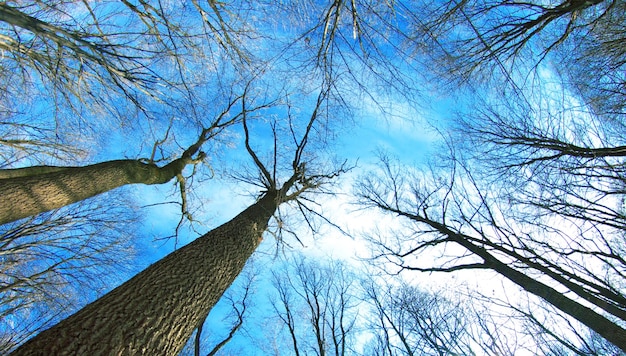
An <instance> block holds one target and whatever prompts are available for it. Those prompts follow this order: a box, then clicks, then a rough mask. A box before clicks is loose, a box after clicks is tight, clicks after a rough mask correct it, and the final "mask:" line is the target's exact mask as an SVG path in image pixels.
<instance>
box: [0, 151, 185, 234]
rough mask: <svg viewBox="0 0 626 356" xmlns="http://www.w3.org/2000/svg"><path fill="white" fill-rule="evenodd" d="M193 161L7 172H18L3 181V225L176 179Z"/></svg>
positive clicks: (0, 205) (0, 197)
mask: <svg viewBox="0 0 626 356" xmlns="http://www.w3.org/2000/svg"><path fill="white" fill-rule="evenodd" d="M190 162H191V159H190V158H180V159H177V160H175V161H173V162H171V163H170V164H167V165H166V166H164V167H158V166H156V165H154V164H147V163H143V162H140V161H137V160H116V161H107V162H102V163H98V164H93V165H89V166H84V167H32V169H29V168H26V169H24V168H22V169H17V170H6V171H5V174H4V175H5V176H10V175H11V173H10V172H11V171H15V173H14V174H13V176H14V177H13V178H6V179H0V192H2V194H1V195H0V225H2V224H6V223H8V222H11V221H15V220H18V219H21V218H25V217H28V216H32V215H35V214H39V213H43V212H46V211H49V210H52V209H56V208H60V207H63V206H66V205H69V204H72V203H75V202H78V201H81V200H83V199H86V198H89V197H92V196H95V195H98V194H101V193H104V192H106V191H109V190H111V189H114V188H117V187H120V186H123V185H126V184H133V183H143V184H162V183H165V182H168V181H170V180H171V179H172V178H174V177H175V176H176V175H177V174H179V173H180V172H181V171H182V170H183V168H184V167H185V166H186V165H187V164H189V163H190ZM33 172H35V173H33ZM37 172H42V173H37Z"/></svg>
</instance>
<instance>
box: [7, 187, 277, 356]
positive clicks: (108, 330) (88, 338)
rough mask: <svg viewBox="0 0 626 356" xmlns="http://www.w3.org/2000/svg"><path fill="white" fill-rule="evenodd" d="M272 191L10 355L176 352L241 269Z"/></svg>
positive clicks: (270, 206) (272, 206)
mask: <svg viewBox="0 0 626 356" xmlns="http://www.w3.org/2000/svg"><path fill="white" fill-rule="evenodd" d="M277 195H279V192H277V191H275V190H271V191H269V192H268V193H266V194H265V195H264V196H263V198H262V199H260V200H259V201H258V202H257V203H255V204H254V205H252V206H250V207H249V208H247V209H246V210H244V211H243V212H242V213H240V214H239V215H237V216H236V217H235V218H233V219H232V220H230V221H229V222H227V223H225V224H223V225H221V226H219V227H217V228H216V229H214V230H211V231H209V232H208V233H206V234H205V235H203V236H202V237H200V238H198V239H197V240H195V241H194V242H192V243H190V244H189V245H187V246H185V247H183V248H181V249H179V250H177V251H175V252H173V253H171V254H169V255H168V256H166V257H165V258H163V259H161V260H160V261H158V262H157V263H155V264H153V265H152V266H150V267H148V268H147V269H146V270H144V271H143V272H141V273H139V274H138V275H136V276H135V277H133V278H132V279H130V280H129V281H127V282H126V283H124V284H122V285H121V286H119V287H117V288H116V289H114V290H113V291H111V292H109V293H108V294H106V295H104V296H103V297H102V298H100V299H98V300H96V301H95V302H93V303H91V304H89V305H87V306H86V307H85V308H83V309H82V310H80V311H78V312H77V313H76V314H74V315H72V316H70V317H69V318H67V319H65V320H63V321H61V322H60V323H59V324H57V325H56V326H54V327H52V328H51V329H48V330H46V331H44V332H42V333H41V334H39V335H38V336H36V337H34V338H33V339H31V340H29V341H28V342H27V343H25V344H24V345H23V346H21V347H20V348H18V349H17V350H16V351H15V352H14V353H13V355H90V356H94V355H176V354H178V352H179V351H180V350H181V349H182V347H183V346H184V345H185V343H186V342H187V340H188V339H189V338H190V337H191V335H192V333H193V331H194V329H195V328H196V327H197V326H198V325H199V323H200V322H201V319H202V318H204V316H205V315H207V313H208V312H209V311H210V310H211V308H212V307H213V306H214V305H215V303H216V302H217V301H218V300H219V298H220V297H221V296H222V294H223V293H224V291H225V290H226V289H227V288H228V287H229V286H230V285H231V283H232V282H233V281H234V279H235V277H237V275H238V274H239V273H240V272H241V270H242V269H243V267H244V264H245V263H246V261H247V260H248V258H249V257H250V256H251V255H252V253H253V252H254V250H255V249H256V247H257V246H258V245H259V243H260V241H261V238H262V234H263V232H264V231H265V229H266V228H267V224H268V221H269V219H270V218H271V216H272V215H273V214H274V212H275V210H276V208H277V199H276V197H277Z"/></svg>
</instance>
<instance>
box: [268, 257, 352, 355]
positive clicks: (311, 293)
mask: <svg viewBox="0 0 626 356" xmlns="http://www.w3.org/2000/svg"><path fill="white" fill-rule="evenodd" d="M279 270H280V271H281V272H273V273H272V280H271V283H272V287H273V289H274V290H275V292H276V297H277V298H275V300H274V301H272V304H273V307H274V311H275V313H276V315H277V316H278V318H279V319H280V320H281V322H282V324H283V325H284V326H286V327H287V331H288V333H289V339H290V340H291V352H293V354H294V355H306V354H308V353H309V352H310V351H311V350H312V351H313V353H315V354H316V355H320V356H323V355H336V356H343V355H347V354H350V353H352V352H354V346H355V345H354V343H353V339H354V337H355V335H356V330H355V329H356V325H355V324H356V319H357V312H356V310H357V307H358V305H359V301H358V299H357V293H358V287H357V286H356V278H355V276H354V275H352V274H351V272H350V270H349V268H348V267H347V266H346V265H344V264H343V263H342V262H341V261H331V262H329V263H319V262H316V261H313V260H308V259H306V258H305V257H304V256H301V255H296V256H295V257H294V259H293V260H290V261H287V262H286V263H285V267H284V268H280V269H279Z"/></svg>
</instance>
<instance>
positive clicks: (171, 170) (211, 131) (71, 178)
mask: <svg viewBox="0 0 626 356" xmlns="http://www.w3.org/2000/svg"><path fill="white" fill-rule="evenodd" d="M241 99H242V96H241V95H240V96H237V97H235V98H232V99H231V101H230V102H229V103H228V105H227V107H226V108H225V109H224V110H223V111H222V112H221V113H219V114H218V115H216V117H215V119H213V120H212V122H211V123H210V125H208V126H207V127H205V128H203V129H202V130H201V132H200V134H199V135H198V138H197V140H196V142H194V143H193V144H192V145H190V146H189V147H187V149H185V150H184V151H183V153H182V154H181V155H180V157H178V158H176V159H174V160H172V161H171V162H169V163H167V164H165V165H163V166H161V167H159V166H157V165H156V164H155V163H154V155H155V151H156V149H157V146H158V145H159V144H160V143H162V141H164V140H165V139H164V140H162V141H159V142H157V143H155V146H154V148H153V150H152V157H150V159H145V160H142V159H137V160H113V161H106V162H102V163H97V164H93V165H88V166H84V167H55V166H32V167H24V168H17V169H4V170H0V191H2V192H3V193H4V194H3V195H2V198H1V199H0V203H1V204H0V206H2V208H0V225H1V224H5V223H7V222H11V221H15V220H18V219H21V218H25V217H28V216H32V215H35V214H38V213H42V212H45V211H49V210H52V209H55V208H60V207H63V206H65V205H68V204H72V203H75V202H78V201H81V200H84V199H87V198H90V197H93V196H95V195H98V194H101V193H104V192H107V191H109V190H112V189H115V188H118V187H121V186H124V185H127V184H138V183H140V184H163V183H167V182H169V181H171V180H172V179H174V178H178V179H179V181H180V183H181V184H184V179H183V177H182V173H183V170H184V169H185V168H186V167H187V166H188V165H195V164H197V163H200V162H202V161H203V159H204V158H205V153H204V152H202V150H201V149H202V145H204V144H205V143H206V142H207V141H209V140H210V139H212V138H214V137H216V136H217V135H218V134H219V133H220V132H222V131H223V130H224V129H226V128H228V127H229V126H231V125H233V124H235V123H238V122H239V121H240V120H241V117H242V113H241V112H240V113H237V114H234V115H233V114H232V113H230V111H231V110H232V109H233V107H235V106H236V105H237V103H238V102H239V101H240V100H241ZM267 105H269V104H262V105H260V106H258V107H255V108H249V109H247V110H249V112H254V111H255V110H258V109H260V108H262V107H265V106H267ZM183 189H184V188H183ZM15 202H20V203H19V204H14V203H15Z"/></svg>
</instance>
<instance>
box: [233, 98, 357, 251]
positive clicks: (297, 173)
mask: <svg viewBox="0 0 626 356" xmlns="http://www.w3.org/2000/svg"><path fill="white" fill-rule="evenodd" d="M246 92H247V90H246ZM329 92H330V89H329V88H328V87H322V88H321V89H320V92H319V93H318V95H317V97H316V98H315V106H314V107H313V108H312V112H311V114H310V116H308V118H307V121H306V125H303V126H301V127H302V128H303V129H302V132H300V133H298V132H297V131H298V130H297V128H296V125H295V124H294V118H293V117H292V116H291V113H289V114H288V115H289V119H288V120H284V122H287V123H288V133H287V137H286V139H287V140H288V141H289V142H291V145H292V152H293V157H292V159H291V165H290V168H289V169H288V170H289V176H288V177H289V178H287V179H286V180H284V181H283V183H282V185H281V183H280V182H279V178H278V177H277V170H278V168H277V161H278V158H277V157H278V156H279V155H280V154H279V152H278V151H279V146H280V145H279V141H280V139H281V137H279V135H278V129H277V122H276V121H274V122H272V123H271V129H272V135H273V137H272V140H273V152H272V158H270V160H271V161H272V166H268V165H266V164H264V163H263V161H262V160H261V159H260V158H259V155H258V153H257V152H256V151H255V150H254V148H253V147H252V146H251V144H250V140H251V138H250V132H251V130H250V129H249V127H248V120H249V117H248V115H247V113H249V112H250V110H249V109H247V108H246V105H247V104H246V100H245V95H246V94H244V99H243V100H242V102H241V105H242V124H243V131H244V135H245V139H244V142H245V147H246V151H247V152H248V154H249V155H250V157H251V158H252V161H253V162H254V165H255V168H256V169H257V170H258V172H259V176H258V177H256V178H252V177H242V176H239V177H238V179H241V180H243V181H245V182H247V183H251V184H254V185H257V186H261V187H262V188H263V190H264V191H263V195H265V194H275V196H276V200H277V203H278V205H279V206H280V204H281V203H285V202H291V203H293V204H294V205H295V208H296V210H297V211H298V212H299V213H300V214H302V216H303V219H304V222H305V223H306V224H307V226H308V227H309V229H310V230H311V231H315V230H316V229H315V227H314V226H313V225H314V224H313V222H312V219H314V218H319V219H322V220H323V221H324V222H326V223H329V224H330V225H331V226H333V227H335V228H337V229H338V230H340V231H342V232H343V230H342V229H341V228H340V227H339V226H338V225H337V224H335V223H333V222H331V221H330V220H329V219H328V218H327V217H325V216H323V214H322V213H320V212H319V211H317V210H318V209H317V208H315V207H311V206H310V204H315V205H317V206H318V207H319V206H320V205H319V204H318V203H316V202H315V201H314V200H313V199H311V198H307V196H306V195H305V194H306V193H307V192H313V191H315V192H317V193H322V194H333V193H332V192H330V191H328V190H324V189H323V188H322V186H324V185H325V184H327V183H328V182H330V181H331V180H332V179H333V178H336V177H337V176H339V175H340V174H342V173H345V172H347V171H349V170H350V169H351V168H352V167H349V166H348V165H347V162H346V161H344V162H342V163H340V164H339V165H337V166H335V167H331V168H330V169H324V167H320V164H319V163H316V164H314V162H312V160H311V159H306V160H305V158H304V157H305V156H306V155H305V154H304V153H305V150H306V149H307V146H308V145H309V144H310V142H311V140H310V139H311V134H312V132H315V131H316V126H315V125H316V122H317V121H318V119H319V118H320V117H321V112H322V110H323V105H325V103H327V99H328V96H329ZM283 161H286V160H283ZM285 168H286V167H285ZM320 168H321V169H320ZM278 174H280V173H278ZM275 218H276V221H277V222H278V230H279V232H278V234H279V235H280V234H282V232H287V233H289V234H290V235H293V236H294V237H295V238H296V240H298V242H300V243H302V242H301V241H300V239H299V238H298V236H297V235H296V234H295V233H294V232H292V231H290V230H289V229H288V228H286V227H285V225H284V222H283V217H282V216H281V212H280V209H277V211H276V215H275ZM270 232H271V231H270ZM274 236H275V237H277V240H279V241H280V240H282V238H279V237H278V236H277V235H276V234H274Z"/></svg>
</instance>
